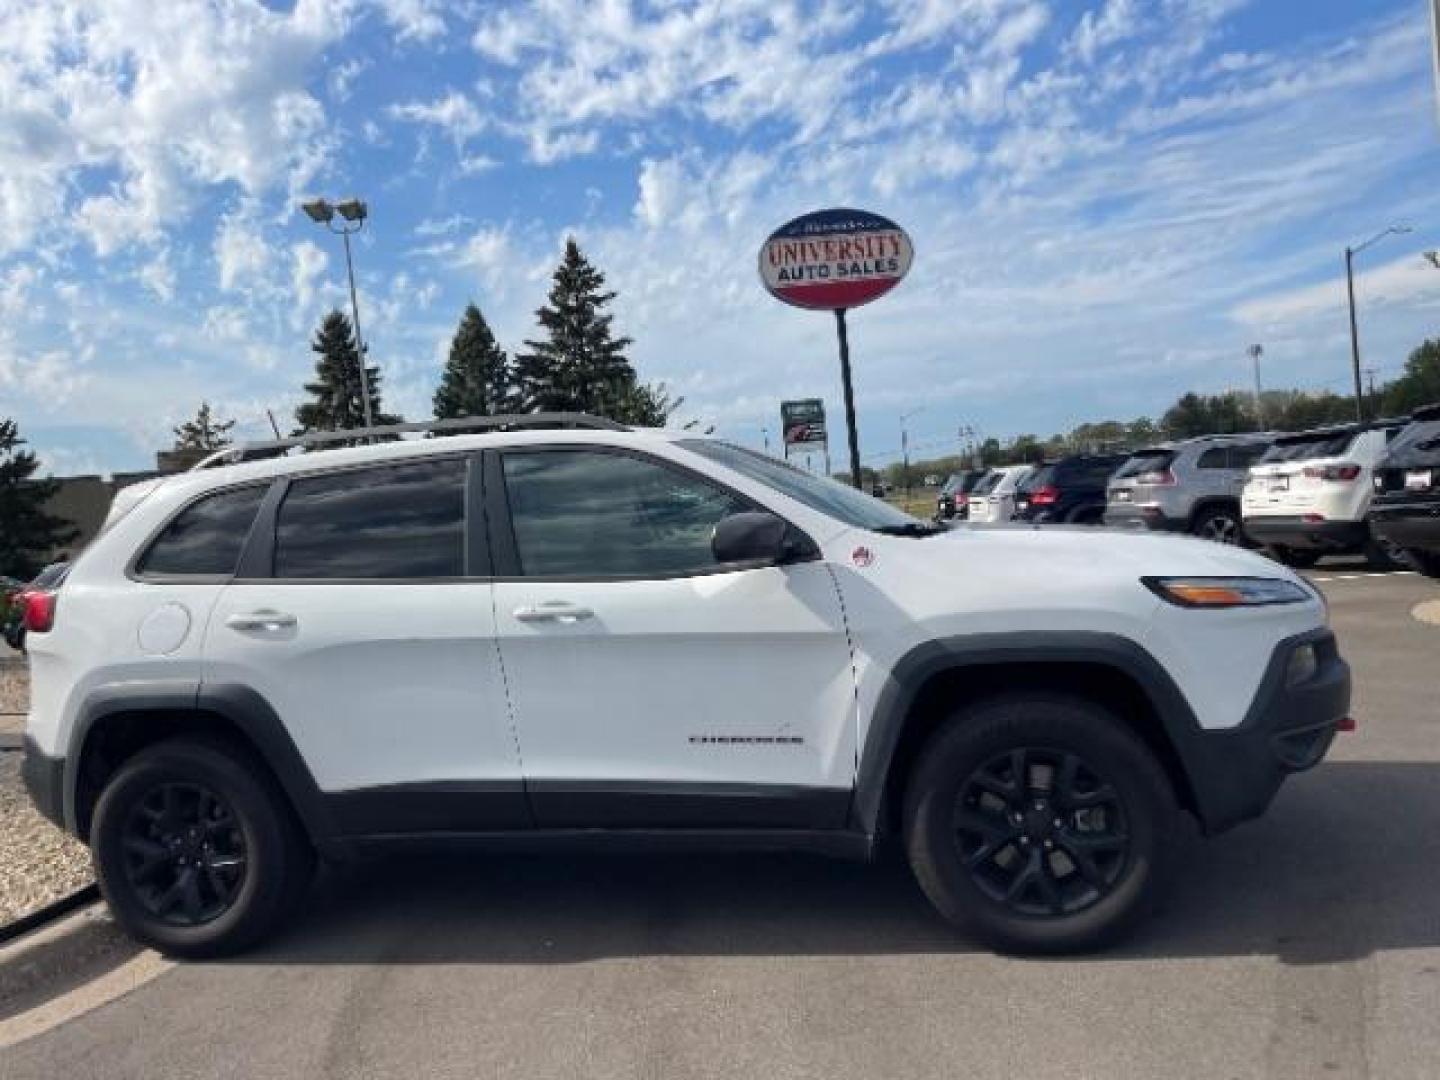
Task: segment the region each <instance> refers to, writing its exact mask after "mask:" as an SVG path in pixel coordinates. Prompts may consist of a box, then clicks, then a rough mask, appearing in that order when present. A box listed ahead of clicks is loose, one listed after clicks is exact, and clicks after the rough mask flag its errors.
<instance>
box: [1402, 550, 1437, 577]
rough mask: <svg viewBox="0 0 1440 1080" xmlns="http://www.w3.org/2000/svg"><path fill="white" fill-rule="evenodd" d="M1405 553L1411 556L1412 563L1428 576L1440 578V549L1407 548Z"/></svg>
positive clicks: (1408, 556)
mask: <svg viewBox="0 0 1440 1080" xmlns="http://www.w3.org/2000/svg"><path fill="white" fill-rule="evenodd" d="M1405 555H1406V557H1407V558H1409V560H1410V565H1411V566H1413V567H1414V568H1415V569H1416V570H1418V571H1419V572H1420V573H1422V574H1424V575H1425V576H1426V577H1429V578H1440V551H1421V550H1420V549H1419V548H1406V549H1405Z"/></svg>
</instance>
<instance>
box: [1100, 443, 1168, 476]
mask: <svg viewBox="0 0 1440 1080" xmlns="http://www.w3.org/2000/svg"><path fill="white" fill-rule="evenodd" d="M1174 460H1175V451H1173V450H1141V451H1140V452H1139V453H1137V454H1135V455H1133V456H1132V457H1131V458H1130V460H1129V461H1127V462H1125V464H1124V465H1122V466H1120V471H1119V472H1117V473H1116V474H1115V476H1114V479H1116V480H1128V479H1130V478H1131V477H1134V476H1143V475H1144V474H1145V473H1152V472H1161V471H1163V470H1164V469H1167V468H1169V467H1170V463H1171V462H1172V461H1174Z"/></svg>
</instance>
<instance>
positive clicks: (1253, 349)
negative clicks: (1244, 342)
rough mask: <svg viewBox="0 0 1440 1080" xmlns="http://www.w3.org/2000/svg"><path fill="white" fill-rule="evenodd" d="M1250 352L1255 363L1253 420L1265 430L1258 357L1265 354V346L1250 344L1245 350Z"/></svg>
mask: <svg viewBox="0 0 1440 1080" xmlns="http://www.w3.org/2000/svg"><path fill="white" fill-rule="evenodd" d="M1245 351H1246V352H1247V353H1249V354H1250V359H1251V360H1252V361H1253V362H1254V364H1255V422H1256V423H1257V424H1259V425H1260V430H1261V431H1264V430H1265V406H1264V405H1263V404H1262V403H1261V399H1260V357H1262V356H1263V355H1265V348H1264V346H1262V345H1251V346H1250V348H1248V349H1246V350H1245Z"/></svg>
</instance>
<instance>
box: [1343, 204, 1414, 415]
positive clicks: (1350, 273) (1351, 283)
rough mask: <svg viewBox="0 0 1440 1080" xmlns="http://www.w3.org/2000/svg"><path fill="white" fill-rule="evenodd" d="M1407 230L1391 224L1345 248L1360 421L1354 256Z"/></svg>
mask: <svg viewBox="0 0 1440 1080" xmlns="http://www.w3.org/2000/svg"><path fill="white" fill-rule="evenodd" d="M1409 231H1410V226H1409V225H1391V226H1390V227H1389V228H1388V229H1385V230H1383V231H1381V232H1378V233H1376V234H1375V235H1374V236H1372V237H1371V238H1370V239H1369V240H1366V241H1365V242H1364V243H1363V244H1357V245H1356V246H1355V247H1353V248H1352V247H1347V248H1346V249H1345V294H1346V296H1347V298H1348V299H1349V301H1350V371H1351V374H1352V375H1353V376H1354V378H1355V419H1356V420H1358V421H1360V422H1362V423H1363V422H1364V420H1365V390H1364V387H1362V386H1361V385H1360V330H1359V327H1358V325H1357V323H1356V319H1355V256H1356V255H1359V254H1360V252H1362V251H1364V250H1365V249H1366V248H1368V247H1369V246H1370V245H1372V244H1378V243H1379V242H1380V241H1381V240H1384V239H1385V237H1387V236H1390V235H1391V234H1394V235H1397V236H1399V235H1401V234H1403V233H1408V232H1409Z"/></svg>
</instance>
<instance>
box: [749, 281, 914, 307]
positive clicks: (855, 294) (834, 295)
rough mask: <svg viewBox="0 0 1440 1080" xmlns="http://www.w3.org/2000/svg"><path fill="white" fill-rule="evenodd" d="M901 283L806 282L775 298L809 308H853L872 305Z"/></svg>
mask: <svg viewBox="0 0 1440 1080" xmlns="http://www.w3.org/2000/svg"><path fill="white" fill-rule="evenodd" d="M899 282H900V279H899V278H863V279H860V280H857V281H825V282H806V283H805V284H803V285H784V286H781V287H780V288H777V289H776V290H775V295H776V296H778V297H780V299H781V300H784V301H785V302H786V303H787V304H794V305H795V306H796V307H807V308H849V307H859V306H860V305H861V304H866V303H869V302H870V301H871V300H874V299H875V298H876V297H877V296H884V295H885V294H886V293H887V292H889V291H890V290H891V289H893V288H894V287H895V286H896V285H898V284H899Z"/></svg>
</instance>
